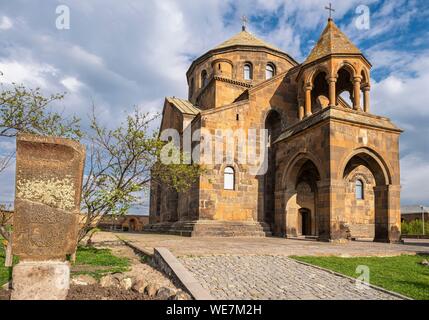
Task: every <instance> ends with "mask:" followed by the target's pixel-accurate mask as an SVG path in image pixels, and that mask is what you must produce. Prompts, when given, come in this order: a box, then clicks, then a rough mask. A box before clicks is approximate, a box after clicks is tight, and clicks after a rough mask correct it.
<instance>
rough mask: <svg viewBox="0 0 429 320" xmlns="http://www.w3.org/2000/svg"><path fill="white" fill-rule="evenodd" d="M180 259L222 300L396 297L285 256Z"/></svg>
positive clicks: (394, 298)
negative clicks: (359, 285) (360, 285)
mask: <svg viewBox="0 0 429 320" xmlns="http://www.w3.org/2000/svg"><path fill="white" fill-rule="evenodd" d="M180 261H181V262H182V263H183V264H184V265H185V266H186V267H187V268H188V269H189V270H190V271H191V272H192V273H193V274H194V276H195V277H196V279H198V280H199V282H200V283H201V285H202V286H203V287H204V288H206V289H207V290H209V291H210V292H211V294H212V296H213V297H215V298H216V299H220V300H237V299H245V300H260V299H262V300H319V299H323V300H396V299H397V298H396V297H395V296H392V295H389V294H386V293H384V292H381V291H378V290H376V289H372V288H369V287H364V288H363V289H361V288H359V287H357V286H356V284H355V282H354V281H352V280H349V279H347V278H343V277H340V276H337V275H335V274H332V273H329V272H326V271H323V270H320V269H317V268H313V267H310V266H306V265H303V264H300V263H298V262H296V261H294V260H292V259H289V258H287V257H284V256H261V255H254V256H212V257H182V258H181V259H180Z"/></svg>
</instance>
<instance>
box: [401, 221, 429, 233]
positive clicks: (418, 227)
mask: <svg viewBox="0 0 429 320" xmlns="http://www.w3.org/2000/svg"><path fill="white" fill-rule="evenodd" d="M402 234H404V235H421V234H423V222H422V221H421V220H414V221H410V222H407V221H404V222H402ZM425 234H426V235H427V236H429V221H428V222H425Z"/></svg>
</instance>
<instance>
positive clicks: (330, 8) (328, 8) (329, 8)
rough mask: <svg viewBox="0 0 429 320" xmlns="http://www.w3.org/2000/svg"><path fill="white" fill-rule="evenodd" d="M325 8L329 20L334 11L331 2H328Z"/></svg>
mask: <svg viewBox="0 0 429 320" xmlns="http://www.w3.org/2000/svg"><path fill="white" fill-rule="evenodd" d="M325 9H326V10H329V20H332V13H333V12H335V9H333V8H332V3H330V2H329V7H325Z"/></svg>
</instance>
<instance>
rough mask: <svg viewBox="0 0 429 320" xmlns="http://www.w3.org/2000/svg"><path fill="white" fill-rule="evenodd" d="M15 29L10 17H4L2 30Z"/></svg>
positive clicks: (0, 24)
mask: <svg viewBox="0 0 429 320" xmlns="http://www.w3.org/2000/svg"><path fill="white" fill-rule="evenodd" d="M12 27H13V22H12V20H11V19H10V18H9V17H6V16H3V17H1V20H0V30H9V29H11V28H12Z"/></svg>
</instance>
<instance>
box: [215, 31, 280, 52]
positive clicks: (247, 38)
mask: <svg viewBox="0 0 429 320" xmlns="http://www.w3.org/2000/svg"><path fill="white" fill-rule="evenodd" d="M235 46H251V47H265V48H268V49H272V50H275V51H280V52H282V50H280V49H279V48H276V47H275V46H273V45H270V44H268V43H266V42H265V41H263V40H261V39H259V38H257V37H255V36H254V35H253V34H251V33H250V32H248V31H247V30H242V31H241V32H239V33H237V34H236V35H234V36H233V37H232V38H230V39H228V40H226V41H225V42H223V43H221V44H220V45H218V46H217V47H215V48H214V50H218V49H224V48H229V47H235Z"/></svg>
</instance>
